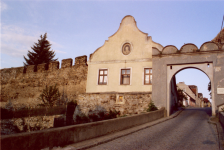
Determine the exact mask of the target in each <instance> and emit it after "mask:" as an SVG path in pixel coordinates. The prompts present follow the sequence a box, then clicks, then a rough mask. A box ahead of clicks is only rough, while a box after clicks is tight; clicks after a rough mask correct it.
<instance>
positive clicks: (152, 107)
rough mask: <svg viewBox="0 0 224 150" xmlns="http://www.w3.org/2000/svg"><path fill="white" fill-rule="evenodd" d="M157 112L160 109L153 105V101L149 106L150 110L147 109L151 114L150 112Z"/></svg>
mask: <svg viewBox="0 0 224 150" xmlns="http://www.w3.org/2000/svg"><path fill="white" fill-rule="evenodd" d="M155 110H158V108H157V107H156V106H155V104H154V103H153V101H151V102H150V103H149V105H148V109H147V112H150V111H155Z"/></svg>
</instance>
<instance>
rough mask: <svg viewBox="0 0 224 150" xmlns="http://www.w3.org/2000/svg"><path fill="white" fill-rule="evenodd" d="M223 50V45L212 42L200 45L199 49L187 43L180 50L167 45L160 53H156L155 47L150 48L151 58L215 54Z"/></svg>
mask: <svg viewBox="0 0 224 150" xmlns="http://www.w3.org/2000/svg"><path fill="white" fill-rule="evenodd" d="M223 50H224V44H221V45H220V46H218V45H217V44H216V43H214V42H211V41H209V42H205V43H203V44H202V45H201V47H200V49H198V48H197V46H196V45H195V44H192V43H188V44H184V45H183V46H182V47H181V48H180V50H178V49H177V48H176V47H175V46H173V45H167V46H166V47H164V48H163V50H162V51H159V52H158V49H156V48H155V47H153V48H152V56H153V57H154V56H162V55H163V56H166V55H174V54H175V55H180V54H195V53H202V52H203V53H204V52H209V53H211V52H213V51H214V52H215V51H223Z"/></svg>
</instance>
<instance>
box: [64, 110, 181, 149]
mask: <svg viewBox="0 0 224 150" xmlns="http://www.w3.org/2000/svg"><path fill="white" fill-rule="evenodd" d="M183 110H184V108H182V109H181V110H179V111H177V112H175V113H174V114H172V115H171V116H169V117H165V118H161V119H158V120H155V121H152V122H149V123H145V124H143V125H139V126H136V127H132V128H129V129H126V130H122V131H118V132H116V133H112V134H109V135H105V136H101V137H98V138H94V139H90V140H86V141H83V142H79V143H75V144H71V145H67V146H66V147H63V149H64V150H83V149H87V148H91V147H94V146H97V145H100V144H103V143H107V142H109V141H112V140H114V139H117V138H120V137H123V136H126V135H129V134H132V133H135V132H137V131H140V130H143V129H146V128H149V127H151V126H154V125H157V124H159V123H162V122H165V121H167V120H170V119H173V118H175V117H177V116H178V115H179V114H180V113H181V112H182V111H183Z"/></svg>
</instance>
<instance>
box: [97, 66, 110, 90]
mask: <svg viewBox="0 0 224 150" xmlns="http://www.w3.org/2000/svg"><path fill="white" fill-rule="evenodd" d="M100 69H107V84H104V86H107V85H108V82H109V79H108V78H109V77H108V76H109V69H108V68H98V73H97V75H98V76H97V80H96V85H97V86H101V84H98V83H99V72H100ZM102 86H103V85H102Z"/></svg>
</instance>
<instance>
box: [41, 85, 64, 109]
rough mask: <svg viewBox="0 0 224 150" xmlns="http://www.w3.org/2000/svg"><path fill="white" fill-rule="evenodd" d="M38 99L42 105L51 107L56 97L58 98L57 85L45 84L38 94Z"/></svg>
mask: <svg viewBox="0 0 224 150" xmlns="http://www.w3.org/2000/svg"><path fill="white" fill-rule="evenodd" d="M39 99H40V100H42V102H43V105H44V106H50V107H53V106H54V105H55V103H56V101H57V100H58V99H60V93H59V90H58V87H57V85H56V84H55V85H54V86H49V87H48V86H47V85H46V87H45V89H43V91H42V93H41V94H40V96H39Z"/></svg>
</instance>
